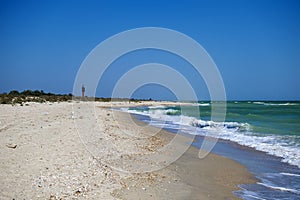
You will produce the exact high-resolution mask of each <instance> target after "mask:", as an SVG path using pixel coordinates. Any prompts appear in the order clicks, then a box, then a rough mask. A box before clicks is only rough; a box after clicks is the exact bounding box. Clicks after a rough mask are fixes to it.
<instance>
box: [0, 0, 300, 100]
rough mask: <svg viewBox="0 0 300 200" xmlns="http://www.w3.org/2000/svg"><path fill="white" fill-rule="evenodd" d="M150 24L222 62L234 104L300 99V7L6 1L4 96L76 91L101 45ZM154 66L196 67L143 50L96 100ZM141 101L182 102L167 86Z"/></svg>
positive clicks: (2, 20) (202, 92)
mask: <svg viewBox="0 0 300 200" xmlns="http://www.w3.org/2000/svg"><path fill="white" fill-rule="evenodd" d="M148 26H151V27H164V28H169V29H174V30H176V31H180V32H182V33H184V34H186V35H188V36H190V37H191V38H193V39H195V40H196V41H197V42H198V43H200V44H201V45H202V46H203V47H204V48H205V49H206V51H207V52H208V53H209V54H210V56H211V57H212V58H213V60H214V61H215V63H216V64H217V66H218V68H219V70H220V72H221V75H222V77H223V81H224V84H225V89H226V94H227V98H228V99H231V100H300V89H299V86H300V78H299V75H300V2H299V1H289V0H287V1H284V0H281V1H278V0H277V1H276V0H273V1H267V0H260V1H259V0H251V1H250V0H249V1H247V0H236V1H233V0H228V1H167V0H161V1H150V0H140V1H121V0H119V1H117V0H112V1H90V0H88V1H71V0H69V1H66V0H63V1H4V0H2V1H0V44H1V45H0V93H2V92H9V91H10V90H19V91H22V90H25V89H32V90H35V89H38V90H41V89H42V90H44V91H47V92H54V93H70V92H72V89H73V83H74V79H75V76H76V73H77V70H78V69H79V67H80V65H81V63H82V62H83V60H84V58H85V57H86V56H87V55H88V53H89V52H90V51H91V50H92V49H93V48H94V47H95V46H96V45H98V44H99V43H100V42H101V41H103V40H105V39H107V38H108V37H110V36H112V35H114V34H117V33H119V32H122V31H125V30H128V29H133V28H139V27H148ZM154 59H156V60H154ZM150 61H151V62H153V61H156V62H158V63H167V64H170V65H172V66H174V68H176V69H178V70H179V71H180V67H182V66H184V65H188V63H184V61H182V60H179V59H178V58H176V56H170V55H168V54H166V53H164V52H157V51H148V52H147V51H144V52H135V53H132V54H130V55H128V58H126V56H125V57H124V58H120V59H119V60H117V61H116V62H115V63H114V65H115V67H114V66H112V67H111V69H110V73H109V71H108V72H107V76H106V77H104V78H103V80H101V81H100V83H99V86H98V92H97V94H96V95H97V96H109V95H110V94H111V88H113V85H114V83H115V82H114V81H116V80H117V78H118V77H120V75H121V72H126V70H129V69H130V67H133V66H135V65H136V64H141V63H147V62H150ZM121 66H123V69H122V70H120V68H122V67H121ZM186 69H187V68H186V67H185V68H184V70H182V71H181V72H182V73H183V74H185V75H186V76H187V79H189V80H191V83H192V85H193V87H194V89H195V91H196V92H197V94H198V96H199V98H200V99H209V94H208V92H207V89H206V88H205V87H206V86H205V84H204V83H203V81H202V80H201V77H200V78H199V77H198V78H199V80H196V79H197V78H195V77H193V73H192V72H193V70H186ZM103 85H104V87H102V86H103ZM87 90H88V88H87ZM134 95H135V96H134V97H136V98H154V99H172V98H174V95H173V94H171V92H170V91H168V90H167V89H166V88H162V87H158V86H149V85H148V86H145V87H144V88H140V89H139V90H138V91H136V93H135V94H134Z"/></svg>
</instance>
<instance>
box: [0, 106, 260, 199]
mask: <svg viewBox="0 0 300 200" xmlns="http://www.w3.org/2000/svg"><path fill="white" fill-rule="evenodd" d="M91 104H93V103H90V102H81V103H75V102H74V104H73V103H67V102H62V103H51V104H38V103H30V104H29V105H28V106H10V105H1V106H0V111H1V112H0V122H1V123H0V132H1V134H0V154H1V155H0V168H1V173H0V185H1V186H0V195H1V196H2V197H3V198H4V199H12V198H15V199H20V198H22V199H24V198H25V199H30V198H38V199H59V198H62V199H65V198H76V199H86V198H89V199H99V198H102V199H132V198H135V197H136V198H141V199H165V198H164V197H168V198H171V199H184V198H188V199H224V198H229V199H238V197H236V196H234V194H233V193H232V192H233V191H235V190H238V189H239V188H238V184H245V183H253V181H254V179H253V176H252V175H251V174H250V173H249V172H248V171H247V169H246V168H245V167H244V166H243V165H241V164H239V163H237V162H235V161H233V160H230V159H228V158H224V157H222V156H218V155H215V154H210V155H209V156H207V157H206V158H205V159H203V160H200V159H199V158H198V157H197V152H198V150H197V149H196V148H195V147H190V148H189V149H188V151H186V152H185V153H184V155H183V156H182V157H180V158H179V159H178V160H176V161H175V162H174V163H172V164H171V165H169V166H167V167H166V168H163V169H161V170H158V171H154V172H148V173H143V174H130V173H123V172H120V171H117V170H115V169H114V168H113V167H112V166H113V165H111V166H110V165H108V163H109V162H110V161H111V160H109V159H113V158H117V161H119V160H121V159H122V157H123V158H124V156H126V155H128V154H129V153H131V154H132V155H136V157H135V158H134V159H137V158H139V157H138V156H141V155H144V154H147V153H148V154H149V153H153V152H154V151H156V150H157V149H159V148H161V147H162V146H164V145H165V144H166V143H167V142H168V141H169V140H170V139H171V138H172V137H174V134H172V133H169V132H167V131H164V130H161V131H160V132H159V133H158V134H157V135H154V136H149V137H146V138H143V139H141V138H138V137H134V138H132V136H130V135H124V133H122V132H121V131H120V127H118V125H116V122H115V121H116V119H115V118H114V117H115V116H114V115H113V111H112V110H109V109H105V108H100V107H107V106H108V105H107V104H110V103H102V102H96V106H95V107H96V111H97V113H96V114H97V117H98V120H99V121H98V125H99V128H100V130H103V131H101V134H102V135H101V138H102V139H101V140H99V141H98V142H99V143H98V145H104V144H106V143H107V142H113V143H112V144H115V146H116V147H117V150H119V151H116V152H115V151H113V150H114V149H108V150H105V151H106V152H105V151H104V149H103V152H102V153H110V154H112V155H113V156H114V157H109V156H111V155H110V154H107V158H108V160H107V162H102V161H101V160H99V159H97V157H96V156H95V155H91V153H90V152H89V151H88V149H87V148H86V146H85V145H84V144H83V143H82V141H81V140H80V138H79V136H78V135H77V132H76V129H75V128H74V119H73V113H72V112H73V111H72V110H73V106H75V107H76V106H78V107H81V110H83V109H84V106H85V105H91ZM120 104H122V103H120ZM157 104H159V102H158V103H155V105H157ZM171 104H172V105H174V102H171ZM138 105H140V104H138ZM135 106H137V105H135ZM123 107H126V104H124V103H123ZM75 117H76V119H75V120H81V121H84V120H86V123H87V125H88V126H89V125H91V126H92V125H93V124H89V123H90V121H91V119H92V118H89V117H90V116H88V115H87V116H76V112H75ZM119 117H120V118H119V119H120V120H119V121H118V123H120V124H122V125H124V126H126V127H127V128H128V130H129V131H131V132H132V133H133V134H135V136H139V134H140V133H138V131H137V130H136V128H135V126H133V125H132V124H130V123H131V122H132V120H133V117H129V118H128V116H125V115H124V114H122V113H120V114H119ZM135 123H137V124H140V125H142V123H143V122H141V121H137V120H135ZM154 129H156V128H155V127H150V126H149V127H146V129H145V130H148V132H149V131H150V130H154ZM87 134H88V133H87ZM143 134H145V135H147V131H145V133H143ZM14 145H16V146H15V147H14ZM99 151H102V148H101V149H99ZM100 153H101V152H100ZM145 164H147V163H145ZM128 188H129V189H128ZM166 195H167V196H166Z"/></svg>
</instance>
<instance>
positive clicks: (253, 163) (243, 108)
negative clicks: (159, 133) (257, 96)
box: [121, 101, 300, 200]
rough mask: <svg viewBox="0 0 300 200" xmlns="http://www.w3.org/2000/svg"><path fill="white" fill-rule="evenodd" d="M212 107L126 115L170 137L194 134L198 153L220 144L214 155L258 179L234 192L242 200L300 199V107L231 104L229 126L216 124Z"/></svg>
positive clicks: (137, 110)
mask: <svg viewBox="0 0 300 200" xmlns="http://www.w3.org/2000/svg"><path fill="white" fill-rule="evenodd" d="M212 104H213V103H212V102H209V101H203V102H193V103H191V104H189V105H184V106H183V105H182V106H149V107H134V108H121V110H122V111H125V112H129V113H131V114H134V115H135V116H136V118H138V119H139V120H142V121H144V122H146V123H149V124H151V125H153V126H156V127H160V128H163V129H166V130H168V131H170V132H173V133H177V132H178V131H182V132H184V133H188V134H193V135H195V142H193V143H192V145H193V146H195V147H197V148H201V144H202V142H203V140H204V139H205V136H212V137H215V138H217V139H218V140H217V143H216V145H215V146H214V147H213V149H212V152H213V153H216V154H219V155H221V156H224V157H227V158H230V159H233V160H235V161H237V162H239V163H241V164H243V165H244V166H246V167H247V169H248V170H249V171H250V172H251V173H252V174H253V175H254V176H255V177H256V179H257V182H256V183H255V184H244V185H239V188H240V190H238V191H234V194H235V195H236V196H238V197H240V198H242V199H246V200H254V199H266V200H271V199H272V200H273V199H286V200H294V199H300V102H297V101H293V102H287V101H284V102H279V101H229V102H226V118H225V121H224V122H215V121H212V120H211V114H212V113H211V111H212ZM195 127H196V128H195Z"/></svg>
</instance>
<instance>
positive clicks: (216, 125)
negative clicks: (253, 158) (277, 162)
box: [123, 102, 300, 168]
mask: <svg viewBox="0 0 300 200" xmlns="http://www.w3.org/2000/svg"><path fill="white" fill-rule="evenodd" d="M257 103H260V102H257ZM262 103H263V102H262ZM123 111H127V112H129V113H133V114H140V115H145V116H149V117H150V118H151V119H152V120H156V121H157V120H158V121H159V123H157V124H159V125H157V126H159V127H166V125H167V126H168V128H174V129H177V128H178V127H179V126H180V127H179V128H180V129H181V131H184V132H186V133H189V134H195V135H202V136H207V135H209V136H212V137H217V138H221V139H225V140H230V141H233V142H237V143H238V144H240V145H244V146H248V147H252V148H255V149H256V150H259V151H263V152H266V153H268V154H270V155H274V156H277V157H281V158H282V161H283V162H286V163H289V164H291V165H296V166H298V167H299V168H300V148H299V145H298V146H297V144H295V140H298V139H300V136H279V135H260V134H257V133H254V132H252V130H251V125H249V124H248V123H238V122H214V121H205V120H201V119H196V118H194V117H189V116H184V115H179V114H180V112H179V111H178V110H175V109H159V108H158V107H153V109H149V110H147V111H146V110H132V109H127V110H126V109H124V110H123ZM172 124H173V126H172ZM153 125H155V122H153Z"/></svg>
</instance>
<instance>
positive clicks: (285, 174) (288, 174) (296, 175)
mask: <svg viewBox="0 0 300 200" xmlns="http://www.w3.org/2000/svg"><path fill="white" fill-rule="evenodd" d="M280 174H281V175H284V176H295V177H300V174H291V173H285V172H282V173H280Z"/></svg>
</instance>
